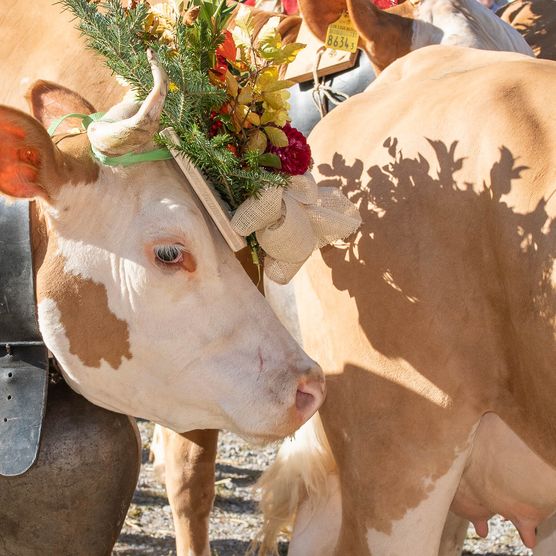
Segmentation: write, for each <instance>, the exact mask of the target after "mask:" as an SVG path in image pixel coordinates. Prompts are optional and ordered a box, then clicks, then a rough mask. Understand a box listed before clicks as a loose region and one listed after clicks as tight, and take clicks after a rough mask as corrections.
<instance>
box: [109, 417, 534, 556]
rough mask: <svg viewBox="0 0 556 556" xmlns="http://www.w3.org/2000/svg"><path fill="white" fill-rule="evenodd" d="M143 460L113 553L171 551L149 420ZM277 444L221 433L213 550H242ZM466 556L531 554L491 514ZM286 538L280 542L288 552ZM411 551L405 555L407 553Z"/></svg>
mask: <svg viewBox="0 0 556 556" xmlns="http://www.w3.org/2000/svg"><path fill="white" fill-rule="evenodd" d="M139 428H140V430H141V436H142V439H143V466H142V469H141V476H140V478H139V483H138V485H137V490H136V491H135V496H134V498H133V502H132V504H131V507H130V509H129V512H128V514H127V518H126V521H125V524H124V527H123V529H122V533H121V535H120V538H119V540H118V543H117V544H116V546H115V548H114V552H113V555H117V556H138V555H156V556H171V555H175V554H176V551H175V546H174V527H173V524H172V515H171V512H170V506H169V505H168V500H167V498H166V492H165V490H164V488H163V487H162V486H161V485H160V484H159V483H157V481H156V480H155V479H154V476H153V469H152V465H151V464H150V463H149V462H148V452H149V446H150V442H151V436H152V430H153V426H152V424H151V423H146V422H140V423H139ZM277 449H278V447H277V446H269V447H266V448H253V447H252V446H250V445H249V444H247V443H245V442H244V441H243V440H241V439H240V438H238V437H237V436H235V435H233V434H231V433H222V434H221V435H220V442H219V447H218V459H217V462H216V500H215V502H214V510H213V513H212V517H211V521H210V538H211V548H212V555H213V556H243V555H244V554H245V552H246V550H247V548H248V546H249V543H250V541H251V539H252V538H253V536H254V535H255V533H256V531H257V530H258V528H259V527H260V525H261V517H260V514H259V512H258V509H257V498H256V493H255V492H253V489H252V486H253V484H254V483H255V481H256V480H257V479H258V477H259V476H260V474H261V473H262V471H263V470H264V469H265V468H266V467H267V466H268V465H269V464H270V463H271V462H272V461H273V459H274V456H275V454H276V451H277ZM464 548H465V551H464V556H471V555H473V556H491V555H497V556H531V554H532V552H531V551H530V550H528V549H526V548H525V547H524V546H523V544H521V541H520V540H519V535H518V534H517V532H516V530H515V529H514V527H513V525H512V524H511V523H509V522H506V521H504V520H502V519H501V518H498V517H495V518H493V519H492V520H491V522H490V533H489V536H488V539H486V540H485V539H481V538H479V537H477V536H476V535H475V531H474V529H473V527H470V528H469V531H468V533H467V540H466V542H465V547H464ZM286 551H287V544H286V543H285V542H282V543H281V544H280V553H281V554H286ZM408 556H409V555H408Z"/></svg>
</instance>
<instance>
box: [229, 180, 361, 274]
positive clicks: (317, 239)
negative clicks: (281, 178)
mask: <svg viewBox="0 0 556 556" xmlns="http://www.w3.org/2000/svg"><path fill="white" fill-rule="evenodd" d="M360 225H361V217H360V216H359V211H358V210H357V207H356V206H355V205H354V204H353V203H352V202H351V201H350V200H349V199H348V198H347V197H346V196H345V195H344V194H343V193H341V192H340V191H339V190H338V189H337V188H335V187H318V186H317V183H316V181H315V178H314V177H313V176H312V174H311V173H310V172H307V173H305V174H304V175H302V176H293V177H292V181H291V185H290V186H289V187H288V188H286V189H284V188H281V187H271V188H268V189H265V190H264V191H263V193H262V194H261V195H260V196H259V197H258V198H255V197H250V198H249V199H247V200H246V201H244V202H243V203H242V204H241V205H240V206H239V207H238V209H237V210H236V212H235V214H234V216H233V218H232V228H233V229H234V230H235V231H236V232H237V233H238V234H239V235H241V236H248V235H249V234H252V233H253V232H256V236H257V240H258V242H259V244H260V246H261V247H262V248H263V249H264V251H265V253H266V257H265V260H264V271H265V274H266V275H267V276H268V277H269V278H270V279H271V280H273V281H274V282H277V283H278V284H287V283H288V282H289V281H290V280H291V279H292V278H293V276H294V275H295V273H296V272H297V271H298V270H299V269H300V268H301V266H302V265H303V263H304V262H305V261H306V260H307V259H308V258H309V256H310V255H311V253H312V252H313V251H314V250H315V249H320V248H321V247H324V246H325V245H328V244H330V243H333V242H334V241H337V240H339V239H344V238H346V237H347V236H349V235H351V234H352V233H353V232H355V231H356V230H357V228H359V226H360Z"/></svg>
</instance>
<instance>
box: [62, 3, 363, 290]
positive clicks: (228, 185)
mask: <svg viewBox="0 0 556 556" xmlns="http://www.w3.org/2000/svg"><path fill="white" fill-rule="evenodd" d="M62 4H64V5H65V6H66V7H67V8H69V10H70V11H71V12H73V14H74V15H76V16H77V18H78V19H79V29H80V30H81V31H82V33H83V34H84V35H85V37H86V39H87V42H88V45H89V46H90V47H91V48H93V49H94V50H96V51H98V52H99V53H100V54H101V55H103V56H104V57H105V58H106V63H107V65H108V66H109V67H110V69H111V70H112V71H113V72H114V73H115V74H116V75H118V76H119V77H121V78H123V79H124V80H125V81H126V82H127V83H128V84H129V85H130V86H131V88H132V89H133V90H134V92H135V93H136V95H137V97H138V99H139V100H143V99H144V98H145V97H146V96H147V95H148V93H149V91H150V90H151V87H152V75H151V68H150V65H149V62H148V60H147V57H146V55H145V51H146V50H147V49H151V50H153V51H154V52H155V53H156V56H157V58H158V60H159V63H160V65H161V67H162V68H163V69H164V71H165V72H166V74H167V75H168V79H169V89H168V94H167V97H166V102H165V104H164V109H163V112H162V116H161V126H162V127H170V128H173V130H174V132H175V135H177V137H179V144H178V145H176V144H175V143H170V141H169V139H168V136H167V135H164V136H161V137H159V138H158V140H159V141H160V142H161V143H163V144H165V145H166V146H167V147H168V148H170V149H172V152H175V151H176V150H177V151H179V153H181V154H182V155H185V156H186V157H187V158H188V159H189V160H190V161H191V162H192V163H193V164H194V166H195V167H196V168H198V169H199V170H200V171H201V172H202V173H203V175H204V176H205V178H207V179H208V181H209V182H210V183H211V184H212V186H213V187H214V188H215V189H216V190H217V192H218V193H219V195H220V196H221V198H222V199H223V200H224V201H225V202H226V203H227V205H228V207H229V209H230V211H231V213H234V212H237V209H238V208H239V207H241V206H242V205H243V204H244V203H245V202H246V201H247V200H251V201H252V200H254V199H259V198H261V197H262V196H263V194H264V193H265V192H268V191H269V190H270V191H277V190H281V189H283V188H286V187H288V186H289V185H291V182H292V179H293V176H301V175H303V174H305V173H306V172H307V170H308V169H309V167H310V164H311V151H310V148H309V146H308V144H307V141H306V140H305V137H304V136H303V135H302V134H301V133H300V132H299V131H297V130H296V129H295V128H293V127H292V126H291V124H290V123H289V121H290V118H289V114H288V110H289V104H288V98H289V96H290V94H289V91H288V90H287V89H288V88H289V87H290V86H291V85H293V83H292V82H290V81H287V80H283V79H281V78H280V67H281V66H283V65H284V64H288V63H290V62H292V61H293V60H294V59H295V57H296V55H297V53H298V52H299V51H300V50H301V49H302V48H303V47H304V45H302V44H299V43H290V44H283V42H282V38H281V36H280V34H279V33H278V31H277V30H276V28H277V23H278V21H277V19H278V18H277V17H276V18H275V17H271V18H269V20H268V22H267V23H266V24H265V25H264V26H263V27H262V28H261V30H260V31H259V33H258V35H257V37H256V38H255V37H254V35H255V29H254V22H253V17H252V13H251V11H250V9H249V8H247V7H245V6H239V8H238V11H237V13H236V14H235V17H234V26H233V28H232V29H228V23H229V21H230V17H231V15H232V13H233V11H234V7H231V6H228V4H227V2H226V0H188V1H187V0H168V2H166V3H163V4H158V5H156V6H150V5H149V4H148V3H147V2H145V1H144V0H139V1H138V0H130V3H129V6H128V7H123V6H122V5H121V2H120V0H107V1H106V2H105V3H99V2H98V1H96V0H62ZM315 188H316V185H315ZM280 198H281V197H280ZM278 203H279V206H281V205H280V203H281V201H280V200H278ZM283 206H285V205H283ZM278 213H279V214H278V216H277V218H278V219H280V218H281V217H282V216H283V215H282V214H280V210H279V211H278ZM266 224H268V222H267V223H266ZM356 227H357V226H356ZM256 231H258V229H257V228H255V229H254V230H252V231H249V232H245V235H246V236H247V238H246V239H247V242H248V244H249V246H250V247H251V250H252V253H253V260H254V262H256V263H257V264H258V261H259V255H260V254H261V253H262V254H264V251H263V250H262V249H261V247H260V244H259V243H260V242H259V241H258V235H257V233H256ZM351 231H353V230H351V229H350V231H349V233H351ZM345 235H349V234H345ZM313 243H314V245H313V248H316V247H318V246H319V245H320V238H319V237H316V238H315V240H314V242H313ZM307 256H308V255H306V256H305V258H306V257H307ZM284 280H286V279H284Z"/></svg>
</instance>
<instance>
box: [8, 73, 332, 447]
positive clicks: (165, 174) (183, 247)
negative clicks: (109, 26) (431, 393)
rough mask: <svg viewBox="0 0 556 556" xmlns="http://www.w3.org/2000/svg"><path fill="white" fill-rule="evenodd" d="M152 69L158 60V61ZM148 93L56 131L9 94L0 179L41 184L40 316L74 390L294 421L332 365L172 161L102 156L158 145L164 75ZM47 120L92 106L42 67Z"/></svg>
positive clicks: (246, 425) (207, 422)
mask: <svg viewBox="0 0 556 556" xmlns="http://www.w3.org/2000/svg"><path fill="white" fill-rule="evenodd" d="M155 73H156V69H155ZM155 82H156V85H155V88H154V90H153V91H152V92H151V94H150V95H149V97H148V98H147V99H146V100H145V102H144V103H143V104H142V105H140V106H139V105H137V104H135V103H134V102H132V103H129V102H127V103H122V104H120V105H118V106H116V107H115V108H114V109H112V110H111V111H110V112H108V113H107V114H106V116H105V117H104V120H105V121H102V122H99V123H98V124H97V125H91V126H90V127H89V130H88V133H87V134H85V133H81V134H77V135H76V134H65V135H63V134H62V135H58V136H57V137H55V139H54V141H53V140H52V139H51V138H50V137H49V135H48V134H47V132H46V130H45V128H44V127H43V125H41V123H40V122H39V121H37V120H36V119H33V118H31V117H30V116H28V115H26V114H24V113H22V112H19V111H17V110H14V109H11V108H7V107H0V192H1V193H3V194H4V195H7V196H9V197H11V198H15V199H34V200H36V203H35V208H36V213H35V219H34V222H33V233H34V244H35V253H34V260H35V270H36V272H37V278H36V288H37V302H38V316H39V324H40V328H41V331H42V333H43V336H44V340H45V342H46V344H47V346H48V347H49V349H50V350H51V351H52V353H53V354H54V355H55V356H56V358H57V359H58V361H59V362H60V364H61V366H62V367H63V371H64V376H65V378H66V379H67V381H68V382H69V384H70V385H71V386H72V387H73V388H74V389H75V390H77V391H78V392H80V393H81V394H83V395H84V396H85V397H87V398H89V399H90V400H91V401H93V402H95V403H97V404H98V405H101V406H104V407H107V408H109V409H113V410H115V411H119V412H123V413H128V414H131V415H136V416H142V417H145V418H148V419H152V420H154V421H157V422H159V423H161V424H164V425H167V426H169V427H171V428H174V429H175V430H178V431H186V430H189V429H193V428H229V429H232V430H234V431H237V432H239V433H240V434H243V435H244V436H247V437H251V438H261V439H263V438H275V437H278V436H283V435H286V434H289V433H291V432H293V430H294V429H296V428H297V427H298V426H299V425H300V424H301V423H302V422H304V421H305V420H306V419H307V418H308V417H309V416H310V415H311V414H312V413H313V412H314V411H316V409H317V408H318V407H319V405H320V404H321V403H322V401H323V397H324V388H323V378H322V372H321V370H320V368H319V367H318V366H317V365H316V364H315V363H314V362H313V361H312V360H311V359H310V358H309V357H308V356H307V355H306V354H305V353H304V352H303V351H302V350H301V349H300V348H299V347H298V345H297V344H296V343H295V342H294V340H293V339H292V338H291V337H290V336H289V334H288V333H287V332H286V330H285V329H284V328H283V327H282V326H281V325H280V324H279V322H278V320H277V319H276V317H275V316H274V314H273V313H272V312H271V310H270V308H269V307H268V305H267V304H266V302H265V300H264V298H263V297H262V296H261V295H260V294H259V292H258V291H257V289H256V288H255V286H254V285H253V284H252V283H251V282H250V280H249V278H248V277H247V275H246V273H245V272H244V271H243V269H242V268H241V266H240V264H239V263H238V262H237V260H236V258H235V257H234V255H233V253H232V252H231V251H230V250H229V249H228V247H227V246H226V245H225V243H224V241H223V239H222V238H221V236H220V235H219V233H218V232H217V231H216V229H215V227H214V226H213V224H212V223H210V222H208V221H207V219H206V218H205V215H204V213H203V211H202V209H201V208H200V206H199V204H198V202H197V200H196V198H195V196H194V195H193V194H192V192H191V190H190V189H189V186H188V184H187V182H186V180H185V179H184V177H183V174H181V173H180V172H179V170H178V169H177V166H176V165H175V163H174V162H173V161H159V162H145V163H140V164H136V165H133V166H129V167H126V168H123V167H108V166H104V165H102V164H100V163H99V162H98V160H97V159H96V158H94V157H93V156H92V154H91V145H93V146H94V147H95V148H96V149H97V151H99V152H100V153H101V154H104V155H109V156H114V155H119V154H122V153H125V152H129V151H130V150H135V151H141V150H149V149H152V148H153V144H152V138H153V134H154V133H155V132H156V131H157V128H158V120H159V118H160V111H161V109H162V104H163V102H164V95H165V85H166V84H165V79H164V76H163V75H162V74H160V73H159V75H158V77H157V79H155ZM30 100H31V104H32V107H33V112H34V114H35V116H36V118H38V120H40V121H41V122H42V124H45V125H48V123H49V122H50V121H51V120H52V119H54V118H56V117H58V116H60V115H63V114H67V113H73V112H84V111H85V112H91V111H92V107H91V106H90V105H88V104H87V103H86V101H84V100H83V99H82V98H81V97H80V96H78V95H77V94H75V93H72V92H71V91H68V90H66V89H63V88H61V87H59V86H56V85H53V84H49V83H45V82H39V83H37V84H35V86H34V87H32V89H31V91H30Z"/></svg>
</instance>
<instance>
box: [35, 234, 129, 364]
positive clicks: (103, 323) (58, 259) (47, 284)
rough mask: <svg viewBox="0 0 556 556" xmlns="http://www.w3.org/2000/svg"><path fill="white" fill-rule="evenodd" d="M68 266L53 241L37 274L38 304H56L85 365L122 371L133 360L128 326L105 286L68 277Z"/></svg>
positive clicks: (61, 319)
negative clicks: (104, 365)
mask: <svg viewBox="0 0 556 556" xmlns="http://www.w3.org/2000/svg"><path fill="white" fill-rule="evenodd" d="M64 263H65V258H64V257H63V256H61V255H59V254H58V253H57V246H56V241H55V238H52V237H51V238H50V240H49V245H48V249H47V252H46V256H45V258H44V263H43V264H42V266H41V267H40V269H39V270H38V273H37V302H38V303H40V302H41V301H42V300H44V299H51V300H53V301H55V302H56V305H57V307H58V310H59V311H60V322H61V324H62V326H63V328H64V331H65V333H66V336H67V338H68V340H69V344H70V353H72V354H73V355H76V356H77V357H78V358H79V360H80V361H81V362H82V363H83V364H84V365H86V366H87V367H100V365H101V362H102V360H103V359H104V360H105V361H106V362H107V363H108V364H109V365H110V366H111V367H112V368H113V369H117V368H119V366H120V365H121V364H122V362H123V359H124V358H125V359H131V357H132V354H131V351H130V345H129V329H128V325H127V322H126V321H124V320H121V319H119V318H118V317H116V315H114V313H112V311H111V310H110V307H109V306H108V295H107V292H106V287H105V286H104V285H103V284H98V283H96V282H94V281H93V280H91V279H89V278H81V277H79V276H75V275H72V274H68V273H67V272H66V271H65V270H64Z"/></svg>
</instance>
